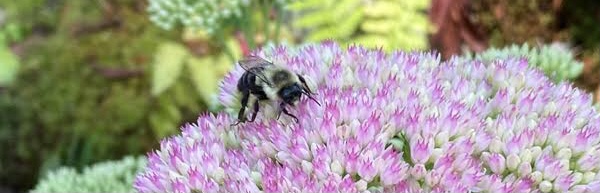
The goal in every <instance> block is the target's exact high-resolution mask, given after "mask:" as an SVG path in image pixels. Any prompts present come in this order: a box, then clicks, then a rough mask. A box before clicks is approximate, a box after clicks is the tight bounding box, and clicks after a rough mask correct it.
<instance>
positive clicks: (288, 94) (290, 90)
mask: <svg viewBox="0 0 600 193" xmlns="http://www.w3.org/2000/svg"><path fill="white" fill-rule="evenodd" d="M278 94H279V97H281V99H283V101H284V102H285V103H287V104H289V105H295V103H296V102H298V100H300V96H302V87H300V85H298V84H297V83H294V84H291V85H288V86H284V87H283V88H281V90H279V93H278Z"/></svg>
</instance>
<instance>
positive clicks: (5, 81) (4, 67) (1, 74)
mask: <svg viewBox="0 0 600 193" xmlns="http://www.w3.org/2000/svg"><path fill="white" fill-rule="evenodd" d="M1 34H2V32H0V35H1ZM18 69H19V61H18V59H17V56H15V54H13V53H12V51H11V50H10V49H9V48H8V46H6V45H5V43H4V42H3V41H2V40H0V88H1V87H6V86H8V85H10V84H12V82H13V81H14V79H15V77H16V75H17V71H18Z"/></svg>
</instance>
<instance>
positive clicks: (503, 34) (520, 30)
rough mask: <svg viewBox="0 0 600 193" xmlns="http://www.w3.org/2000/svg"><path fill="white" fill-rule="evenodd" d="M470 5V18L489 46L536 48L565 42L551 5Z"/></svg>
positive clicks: (544, 1) (537, 0) (533, 0)
mask: <svg viewBox="0 0 600 193" xmlns="http://www.w3.org/2000/svg"><path fill="white" fill-rule="evenodd" d="M565 2H567V1H565ZM470 5H471V6H470V8H469V9H470V11H471V12H472V14H471V17H470V18H471V19H472V20H473V22H474V24H475V25H476V26H478V27H479V28H482V29H483V30H484V31H486V32H487V34H489V41H490V45H495V46H506V45H510V44H513V43H518V44H522V43H530V44H535V43H538V42H551V41H564V40H566V38H567V37H566V35H567V34H566V33H565V32H566V31H565V30H564V29H561V26H560V25H559V21H558V17H556V16H557V12H558V10H557V8H554V7H553V1H548V0H529V1H520V0H509V1H505V0H488V1H470Z"/></svg>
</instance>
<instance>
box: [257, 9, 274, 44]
mask: <svg viewBox="0 0 600 193" xmlns="http://www.w3.org/2000/svg"><path fill="white" fill-rule="evenodd" d="M263 2H264V4H262V5H259V6H261V9H262V14H263V22H264V25H263V28H264V33H265V39H266V40H267V41H268V40H270V33H269V24H270V23H271V22H270V18H269V15H270V14H269V12H270V11H271V4H270V3H269V1H268V0H265V1H263Z"/></svg>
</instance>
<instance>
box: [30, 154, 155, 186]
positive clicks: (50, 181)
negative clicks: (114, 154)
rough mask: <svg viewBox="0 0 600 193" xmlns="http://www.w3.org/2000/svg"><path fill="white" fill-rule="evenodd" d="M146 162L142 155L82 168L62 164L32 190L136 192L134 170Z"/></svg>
mask: <svg viewBox="0 0 600 193" xmlns="http://www.w3.org/2000/svg"><path fill="white" fill-rule="evenodd" d="M145 166H146V159H145V158H144V157H132V156H128V157H125V158H123V159H122V160H117V161H107V162H102V163H98V164H95V165H92V166H88V167H86V168H84V169H83V170H82V171H81V172H79V171H77V170H76V169H75V168H71V167H62V168H59V169H57V170H54V171H51V172H49V173H48V174H47V175H46V176H45V177H44V178H42V180H41V181H40V182H38V184H37V185H36V187H35V189H33V190H32V192H135V191H134V190H133V186H132V183H133V180H134V178H135V174H136V173H137V172H138V171H141V169H142V168H143V167H145Z"/></svg>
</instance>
